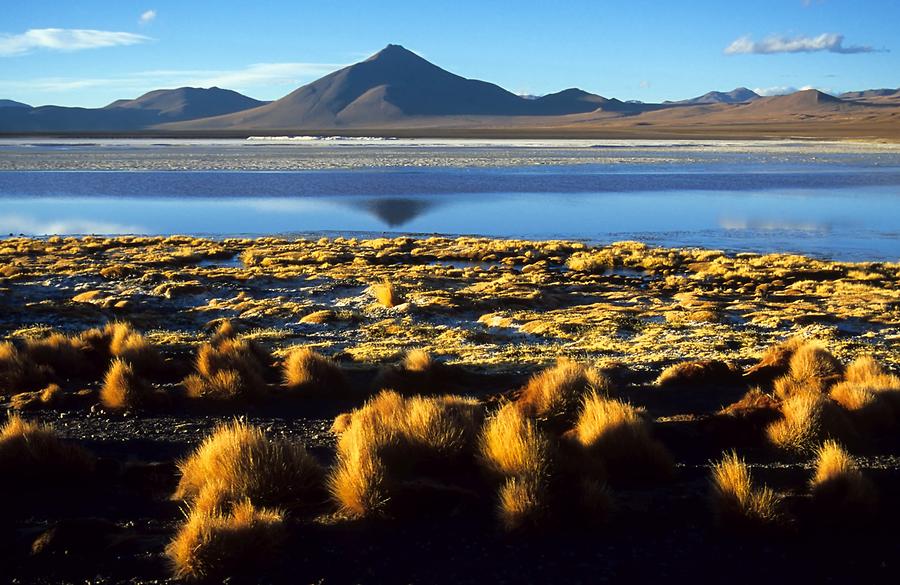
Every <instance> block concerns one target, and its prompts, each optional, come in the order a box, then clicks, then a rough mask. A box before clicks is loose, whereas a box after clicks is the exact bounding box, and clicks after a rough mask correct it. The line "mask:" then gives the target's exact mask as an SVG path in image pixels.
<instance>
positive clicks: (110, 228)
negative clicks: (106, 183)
mask: <svg viewBox="0 0 900 585" xmlns="http://www.w3.org/2000/svg"><path fill="white" fill-rule="evenodd" d="M148 232H149V230H148V229H147V228H144V227H142V226H138V225H125V224H117V223H108V222H100V221H94V220H91V219H75V218H73V219H59V220H55V221H48V220H41V219H35V218H32V217H26V216H21V215H0V233H4V234H26V235H29V236H49V235H69V234H73V235H81V234H109V235H111V234H146V233H148Z"/></svg>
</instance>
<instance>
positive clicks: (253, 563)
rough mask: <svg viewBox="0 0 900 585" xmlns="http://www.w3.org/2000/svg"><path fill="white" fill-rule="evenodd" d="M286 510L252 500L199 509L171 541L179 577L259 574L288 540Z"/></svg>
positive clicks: (171, 556) (212, 578) (168, 550)
mask: <svg viewBox="0 0 900 585" xmlns="http://www.w3.org/2000/svg"><path fill="white" fill-rule="evenodd" d="M285 536H286V534H285V527H284V515H283V514H282V513H281V512H280V511H278V510H270V509H266V508H257V507H256V506H254V505H253V504H252V503H251V502H250V501H249V500H244V501H242V502H240V503H238V504H236V505H235V506H234V507H233V508H232V509H231V510H230V511H228V512H224V513H223V512H222V511H219V510H204V509H200V508H197V509H194V510H192V511H191V512H190V514H189V515H188V518H187V520H186V521H185V523H184V524H183V525H182V526H181V528H180V529H179V530H178V532H177V534H176V535H175V538H174V539H173V540H172V541H171V542H170V543H169V545H168V546H167V547H166V556H167V557H168V559H169V562H170V563H171V566H172V570H173V572H174V574H175V577H176V578H178V579H184V580H186V581H209V582H211V581H219V582H221V580H222V579H224V578H227V577H233V576H235V575H246V576H257V577H258V574H259V573H258V571H260V570H263V569H264V568H265V566H266V564H267V563H268V561H269V560H270V559H271V558H272V556H273V553H274V552H275V551H277V549H278V547H279V546H280V545H281V544H282V543H283V541H284V540H285Z"/></svg>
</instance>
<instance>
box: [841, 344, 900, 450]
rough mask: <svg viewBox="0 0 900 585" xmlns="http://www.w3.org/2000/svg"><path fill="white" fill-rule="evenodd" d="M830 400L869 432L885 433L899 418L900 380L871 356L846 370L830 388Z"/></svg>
mask: <svg viewBox="0 0 900 585" xmlns="http://www.w3.org/2000/svg"><path fill="white" fill-rule="evenodd" d="M830 396H831V398H832V399H833V400H835V401H836V402H837V403H838V404H840V405H841V406H843V407H844V408H846V409H847V410H848V411H849V412H850V413H851V415H852V416H853V417H854V419H855V420H856V422H857V424H858V425H859V426H860V427H863V428H866V429H867V430H869V431H873V432H882V431H887V430H889V429H891V428H892V427H894V426H895V425H896V423H897V420H898V417H900V378H898V377H897V376H893V375H891V374H890V373H888V372H887V370H885V369H884V368H882V367H881V365H880V364H878V362H876V361H875V359H874V358H872V357H870V356H862V357H859V358H857V359H856V360H854V361H853V362H852V363H851V364H850V365H849V366H847V370H846V372H845V373H844V380H843V381H841V382H839V383H837V384H835V385H834V386H833V387H832V388H831V392H830Z"/></svg>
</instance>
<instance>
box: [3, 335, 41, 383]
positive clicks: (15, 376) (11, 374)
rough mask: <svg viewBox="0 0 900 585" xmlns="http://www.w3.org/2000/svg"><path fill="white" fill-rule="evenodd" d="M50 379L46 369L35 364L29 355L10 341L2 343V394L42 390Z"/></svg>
mask: <svg viewBox="0 0 900 585" xmlns="http://www.w3.org/2000/svg"><path fill="white" fill-rule="evenodd" d="M48 377H49V372H48V371H47V368H46V367H39V366H37V365H36V364H34V363H33V362H32V361H31V359H30V358H29V356H28V355H26V354H25V353H23V352H20V351H19V350H18V349H17V348H16V346H15V345H13V344H12V343H10V342H8V341H4V342H0V394H12V393H17V392H22V391H24V390H31V389H34V388H40V387H41V386H42V385H44V384H45V383H46V381H47V378H48Z"/></svg>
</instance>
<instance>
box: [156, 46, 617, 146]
mask: <svg viewBox="0 0 900 585" xmlns="http://www.w3.org/2000/svg"><path fill="white" fill-rule="evenodd" d="M616 103H618V104H621V102H618V100H615V101H613V100H607V99H606V98H603V97H601V96H597V95H593V94H590V93H587V92H585V91H582V90H579V89H569V90H565V91H562V92H559V93H555V94H550V95H546V96H543V97H540V98H536V99H527V98H523V97H521V96H518V95H515V94H514V93H511V92H509V91H506V90H505V89H503V88H502V87H500V86H497V85H494V84H493V83H488V82H485V81H478V80H475V79H466V78H464V77H460V76H459V75H455V74H453V73H450V72H449V71H445V70H444V69H441V68H440V67H438V66H437V65H434V64H432V63H429V62H428V61H426V60H425V59H423V58H422V57H420V56H419V55H416V54H415V53H413V52H412V51H409V50H407V49H405V48H403V47H401V46H400V45H388V46H387V47H385V48H384V49H382V50H381V51H379V52H378V53H376V54H375V55H373V56H371V57H370V58H368V59H366V60H365V61H363V62H361V63H357V64H355V65H350V66H349V67H345V68H343V69H340V70H339V71H335V72H334V73H331V74H329V75H326V76H325V77H323V78H321V79H319V80H317V81H314V82H312V83H310V84H308V85H304V86H303V87H301V88H299V89H297V90H296V91H294V92H292V93H290V94H288V95H286V96H285V97H283V98H281V99H280V100H276V101H274V102H272V103H270V104H267V105H265V106H261V107H259V108H255V109H252V110H247V111H243V112H239V113H236V114H231V115H227V116H219V117H216V118H210V119H207V120H195V121H192V122H187V123H184V124H178V125H174V126H171V127H172V128H180V129H227V128H258V129H275V128H332V127H341V126H367V125H368V126H372V125H375V126H378V125H383V124H386V123H387V124H391V123H394V122H397V121H400V120H404V119H407V118H434V117H445V116H559V115H567V114H578V113H584V112H590V111H593V110H596V109H597V108H599V107H604V106H609V105H613V106H615V104H616Z"/></svg>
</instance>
